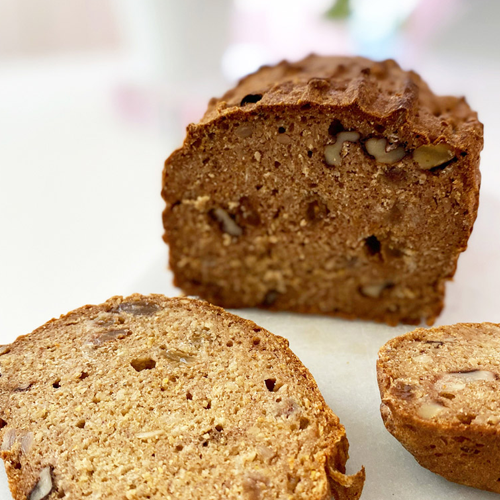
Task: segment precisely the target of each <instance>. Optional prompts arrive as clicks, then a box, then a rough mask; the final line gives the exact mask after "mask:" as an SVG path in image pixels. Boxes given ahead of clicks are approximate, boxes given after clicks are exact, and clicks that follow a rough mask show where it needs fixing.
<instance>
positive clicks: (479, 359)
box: [377, 323, 500, 493]
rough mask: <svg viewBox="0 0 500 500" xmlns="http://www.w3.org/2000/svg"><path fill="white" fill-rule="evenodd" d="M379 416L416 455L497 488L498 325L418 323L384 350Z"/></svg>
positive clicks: (472, 482) (438, 468)
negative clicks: (428, 326) (426, 325)
mask: <svg viewBox="0 0 500 500" xmlns="http://www.w3.org/2000/svg"><path fill="white" fill-rule="evenodd" d="M377 372H378V382H379V387H380V394H381V397H382V406H381V412H382V418H383V420H384V423H385V426H386V427H387V429H388V430H389V432H390V433H391V434H392V435H393V436H394V437H395V438H396V439H398V440H399V441H400V442H401V444H402V445H403V446H404V447H405V448H406V449H407V450H408V451H409V452H410V453H412V454H413V455H414V456H415V458H416V460H417V461H418V463H419V464H420V465H422V466H423V467H426V468H427V469H430V470H431V471H432V472H435V473H436V474H440V475H441V476H443V477H445V478H446V479H448V480H450V481H454V482H456V483H461V484H466V485H468V486H474V487H476V488H481V489H483V490H490V491H495V492H497V493H500V397H499V393H500V325H498V324H493V323H481V324H457V325H453V326H440V327H438V328H432V329H428V330H426V329H422V328H419V329H417V330H415V331H413V332H411V333H408V334H406V335H403V336H401V337H397V338H395V339H393V340H391V341H390V342H388V343H387V344H386V345H385V346H384V347H382V349H381V350H380V353H379V360H378V364H377Z"/></svg>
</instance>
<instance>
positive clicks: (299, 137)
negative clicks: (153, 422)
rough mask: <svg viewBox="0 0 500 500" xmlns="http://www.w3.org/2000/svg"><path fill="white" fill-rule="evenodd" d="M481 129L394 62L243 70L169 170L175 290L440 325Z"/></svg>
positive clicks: (461, 107)
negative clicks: (438, 319)
mask: <svg viewBox="0 0 500 500" xmlns="http://www.w3.org/2000/svg"><path fill="white" fill-rule="evenodd" d="M482 137H483V135H482V125H481V124H480V123H479V122H478V120H477V115H476V113H475V112H473V111H471V109H470V108H469V106H468V105H467V104H466V102H465V100H464V99H463V98H462V99H459V98H454V97H438V96H436V95H434V94H433V93H432V92H431V91H430V90H429V88H428V87H427V85H426V84H425V83H424V82H423V81H422V80H421V79H420V77H419V76H418V75H416V74H415V73H413V72H405V71H403V70H401V69H400V68H399V66H398V65H397V64H396V63H395V62H394V61H384V62H381V63H375V62H372V61H370V60H367V59H363V58H345V57H319V56H310V57H308V58H306V59H305V60H303V61H301V62H298V63H295V64H289V63H287V62H283V63H280V64H278V65H277V66H275V67H264V68H262V69H260V70H259V71H258V72H257V73H255V74H253V75H250V76H248V77H247V78H245V79H243V80H242V81H241V82H240V83H239V84H238V86H237V87H235V88H234V89H232V90H230V91H229V92H227V93H226V95H225V96H223V97H222V98H221V99H219V100H212V101H211V103H210V105H209V108H208V111H207V112H206V114H205V116H204V118H203V119H202V120H201V121H200V122H199V123H198V124H195V125H190V126H189V127H188V133H187V137H186V139H185V141H184V145H183V147H182V148H181V149H179V150H177V151H176V152H174V153H173V154H172V155H171V156H170V158H169V159H168V160H167V161H166V164H165V170H164V178H163V197H164V199H165V201H166V202H167V207H166V210H165V212H164V218H163V220H164V226H165V240H166V241H167V242H168V244H169V246H170V266H171V268H172V270H173V272H174V276H175V284H176V285H177V286H179V287H181V288H182V289H183V290H184V291H185V292H187V293H188V294H191V295H199V296H201V297H203V298H205V299H207V300H209V301H211V302H213V303H216V304H219V305H222V306H225V307H256V306H259V307H267V308H272V309H275V310H290V311H299V312H311V313H326V314H333V315H340V316H344V317H348V318H354V317H359V318H364V319H371V320H376V321H383V322H387V323H389V324H396V323H398V322H407V323H419V322H420V321H421V319H422V318H423V319H426V320H427V322H428V323H432V322H433V321H434V319H435V317H436V316H437V315H438V314H439V312H440V311H441V309H442V307H443V297H444V284H445V281H446V280H449V279H451V277H452V276H453V274H454V272H455V268H456V264H457V259H458V256H459V254H460V252H462V251H464V250H465V248H466V246H467V241H468V238H469V235H470V233H471V231H472V226H473V223H474V220H475V218H476V213H477V207H478V196H479V183H480V175H479V153H480V150H481V149H482V143H483V139H482Z"/></svg>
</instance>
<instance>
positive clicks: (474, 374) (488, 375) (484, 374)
mask: <svg viewBox="0 0 500 500" xmlns="http://www.w3.org/2000/svg"><path fill="white" fill-rule="evenodd" d="M450 375H452V376H453V377H457V378H460V379H463V380H466V381H475V380H496V379H497V376H496V375H495V374H494V373H493V372H490V371H489V370H471V371H468V372H453V373H450Z"/></svg>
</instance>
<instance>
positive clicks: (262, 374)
mask: <svg viewBox="0 0 500 500" xmlns="http://www.w3.org/2000/svg"><path fill="white" fill-rule="evenodd" d="M0 373H1V377H0V427H1V430H0V443H1V450H2V451H1V455H2V458H3V459H4V462H5V466H6V471H7V475H8V479H9V486H10V489H11V491H12V495H13V498H14V500H26V499H28V500H54V499H61V498H66V499H69V500H83V499H101V500H108V499H109V500H111V499H113V500H117V499H120V500H143V499H152V500H153V499H156V500H160V499H161V500H165V499H193V500H197V499H199V500H202V499H203V500H219V499H220V500H222V499H247V500H267V499H278V498H280V499H284V498H287V499H304V500H305V499H307V500H310V499H311V500H312V499H315V500H316V499H317V500H319V499H321V500H329V499H330V498H331V496H332V495H333V497H334V498H336V499H337V500H354V499H357V498H358V497H359V495H360V493H361V489H362V486H363V481H364V472H363V471H361V472H360V473H358V474H357V475H355V476H346V475H344V472H345V462H346V460H347V448H348V443H347V439H346V436H345V431H344V428H343V426H342V425H341V424H340V423H339V420H338V418H337V417H336V416H335V415H334V413H333V412H332V411H331V410H330V408H329V407H328V406H327V405H326V403H325V401H324V399H323V397H322V396H321V394H320V392H319V390H318V388H317V386H316V383H315V382H314V379H313V378H312V376H311V374H310V373H309V372H308V371H307V369H306V368H305V367H304V366H303V365H302V364H301V363H300V361H299V360H298V359H297V358H296V357H295V356H294V355H293V354H292V352H291V351H290V350H289V349H288V342H287V341H286V340H285V339H283V338H281V337H277V336H274V335H272V334H271V333H269V332H267V331H266V330H264V329H263V328H260V327H258V326H257V325H256V324H254V323H252V322H251V321H247V320H244V319H241V318H239V317H236V316H233V315H231V314H229V313H227V312H225V311H224V310H222V309H220V308H218V307H215V306H212V305H210V304H208V303H206V302H200V301H195V300H190V299H182V298H179V299H167V298H165V297H162V296H160V295H152V296H141V295H132V296H130V297H127V298H122V297H113V298H111V299H110V300H108V301H107V302H105V303H104V304H102V305H97V306H85V307H83V308H80V309H77V310H75V311H73V312H70V313H69V314H67V315H65V316H62V317H61V318H59V319H56V320H52V321H49V322H48V323H47V324H45V325H44V326H42V327H40V328H38V329H37V330H35V331H34V332H33V333H31V334H29V335H26V336H24V337H20V338H19V339H17V340H16V341H15V342H14V343H13V344H11V345H9V346H3V347H2V349H1V350H0Z"/></svg>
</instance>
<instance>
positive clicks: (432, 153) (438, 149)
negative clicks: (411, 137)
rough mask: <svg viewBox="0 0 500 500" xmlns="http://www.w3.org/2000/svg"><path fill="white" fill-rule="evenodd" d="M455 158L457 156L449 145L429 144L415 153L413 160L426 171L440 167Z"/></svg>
mask: <svg viewBox="0 0 500 500" xmlns="http://www.w3.org/2000/svg"><path fill="white" fill-rule="evenodd" d="M454 156H455V154H454V152H453V151H452V149H451V147H450V146H448V144H428V145H425V146H420V147H419V148H417V149H415V151H413V159H414V160H415V161H416V162H417V163H418V165H419V166H420V168H423V169H424V170H429V169H431V168H434V167H439V165H442V164H443V163H446V162H447V161H450V160H451V159H452V158H453V157H454Z"/></svg>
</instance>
